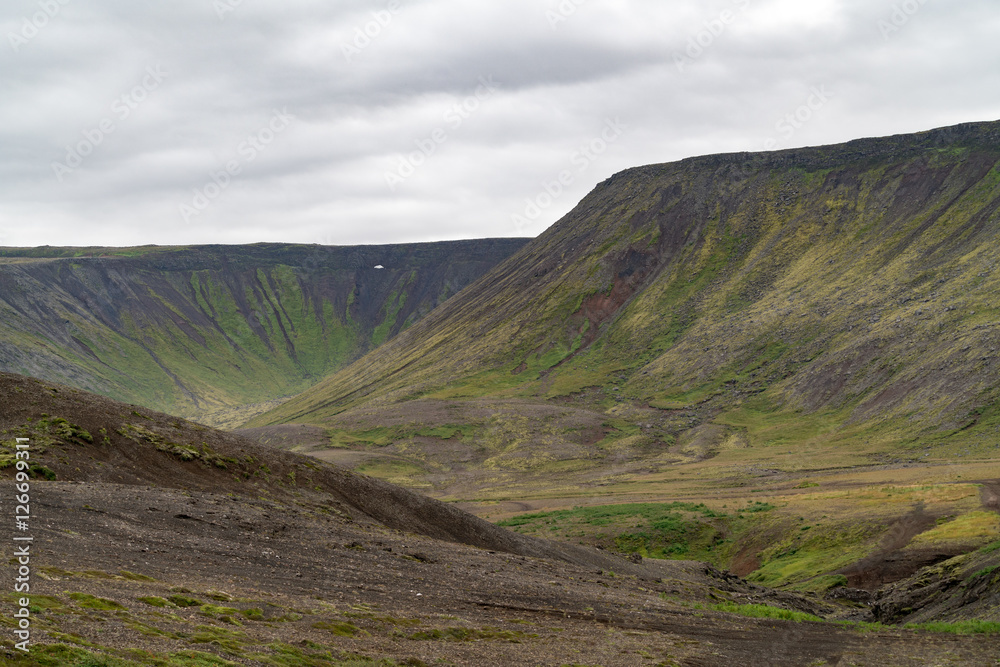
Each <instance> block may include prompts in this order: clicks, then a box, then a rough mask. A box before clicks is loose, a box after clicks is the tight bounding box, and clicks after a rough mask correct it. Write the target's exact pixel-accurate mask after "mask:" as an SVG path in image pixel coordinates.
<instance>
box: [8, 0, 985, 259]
mask: <svg viewBox="0 0 1000 667" xmlns="http://www.w3.org/2000/svg"><path fill="white" fill-rule="evenodd" d="M53 3H55V6H58V8H59V9H58V11H57V12H54V13H52V15H46V17H45V20H44V22H43V21H42V20H41V19H40V18H39V16H38V12H40V11H43V6H45V7H50V8H51V7H52V6H53ZM36 19H38V20H36ZM36 23H39V24H41V23H44V25H35V24H36ZM887 26H888V27H887ZM0 28H2V34H3V36H4V37H5V42H6V44H4V45H0V93H2V95H0V243H4V244H8V245H37V244H43V243H50V244H56V243H60V244H72V245H130V244H141V243H160V244H171V243H174V244H188V243H209V242H226V243H243V242H255V241H265V240H266V241H296V242H307V243H312V242H322V243H342V244H349V243H389V242H404V241H419V240H435V239H443V238H475V237H485V236H509V235H535V234H538V233H540V232H541V231H542V230H543V229H544V228H545V227H546V226H548V225H549V224H551V223H552V222H554V221H555V220H557V219H558V217H559V216H561V215H562V214H564V213H565V212H567V211H568V210H569V209H570V208H572V206H573V205H574V204H575V203H576V202H577V201H578V200H579V199H580V198H582V197H583V196H584V195H585V194H586V193H587V191H589V190H590V189H591V188H592V187H593V186H594V185H595V184H596V183H597V182H599V181H601V180H603V179H604V178H607V177H608V176H610V175H611V174H613V173H614V172H616V171H619V170H621V169H624V168H627V167H631V166H636V165H639V164H647V163H652V162H665V161H671V160H676V159H680V158H683V157H688V156H690V155H697V154H704V153H713V152H721V151H739V150H763V149H764V148H765V146H768V145H771V143H769V142H773V143H774V145H775V147H778V148H787V147H792V146H798V145H808V144H821V143H832V142H837V141H845V140H848V139H852V138H856V137H861V136H875V135H883V134H892V133H898V132H911V131H918V130H922V129H929V128H931V127H935V126H940V125H946V124H952V123H959V122H965V121H972V120H989V119H996V118H1000V100H998V93H997V91H1000V86H998V85H997V84H998V83H1000V82H998V77H1000V74H998V73H996V72H995V71H994V70H995V67H993V64H994V63H996V62H997V61H998V55H1000V45H998V44H997V42H996V40H995V37H994V36H995V35H996V34H997V29H998V28H1000V13H998V12H996V10H995V8H994V7H993V6H992V4H989V3H988V2H987V1H986V0H955V1H953V2H949V3H948V4H947V6H945V5H944V4H943V3H940V2H934V1H933V0H923V1H921V0H875V1H870V0H869V1H867V2H863V1H861V0H850V1H847V0H816V1H815V2H811V3H805V4H803V3H801V2H793V1H792V0H715V1H713V2H707V3H706V2H694V1H693V0H690V1H688V0H685V1H678V2H672V3H663V2H658V1H656V0H541V1H539V0H482V1H481V2H476V3H469V2H460V1H459V0H377V1H375V2H368V1H364V2H363V1H361V0H357V1H342V2H337V3H326V2H320V1H319V0H315V1H313V0H293V1H291V2H288V3H282V4H280V5H279V4H276V3H256V2H250V1H249V0H178V1H176V2H172V3H170V4H169V5H165V4H163V3H155V2H142V1H136V0H130V1H126V0H92V1H91V2H86V3H85V2H80V1H79V0H51V1H50V2H47V3H41V4H40V3H39V2H37V1H24V0H16V1H13V2H10V3H8V4H7V6H5V9H4V15H3V16H0ZM151 70H152V71H161V72H163V75H162V77H160V78H161V79H162V80H160V81H158V82H156V85H155V86H152V85H149V84H150V83H151V79H150V74H149V73H150V71H151ZM483 81H489V82H493V85H492V87H493V88H494V90H492V91H491V92H490V93H489V94H486V95H484V94H482V87H483V85H484V84H483ZM817 87H823V90H826V91H828V92H829V93H830V96H829V99H826V100H825V101H824V102H823V103H822V104H821V105H817V104H814V105H813V106H816V107H817V108H815V109H813V108H811V107H810V100H814V99H815V98H813V97H811V96H812V95H813V91H814V90H816V89H817ZM477 91H478V92H479V94H478V95H477ZM803 107H805V108H806V109H807V113H805V114H803V113H801V110H802V109H803ZM126 110H127V111H128V113H127V114H126V113H125V111H126ZM283 112H284V113H287V114H290V115H291V116H294V120H292V121H291V122H290V123H288V126H287V127H286V128H283V129H282V131H280V132H273V131H271V132H270V133H269V132H268V124H269V122H270V121H271V119H272V118H273V117H274V115H275V114H276V113H283ZM796 113H800V115H801V116H803V117H804V116H805V115H808V122H804V123H798V124H797V125H798V126H797V127H792V129H793V130H794V131H793V132H791V133H790V134H789V133H788V127H789V126H788V125H787V121H783V119H786V118H787V117H788V115H789V114H792V115H793V117H794V115H795V114H796ZM616 119H617V121H618V122H619V123H620V124H622V125H624V126H627V129H625V130H624V131H623V132H622V133H621V134H620V136H616V137H615V139H614V141H612V142H605V145H604V146H603V150H601V151H600V152H599V153H598V154H595V155H593V156H592V157H593V159H590V157H587V158H581V155H583V154H584V153H586V151H587V147H588V146H590V145H597V146H600V141H601V134H602V131H603V129H604V128H605V127H606V123H607V122H608V121H615V120H616ZM783 122H785V123H786V124H785V125H783V124H782V123H783ZM108 129H110V130H111V131H106V130H108ZM272 135H273V136H272ZM98 139H99V140H98ZM255 142H256V144H258V145H257V147H254V143H255ZM595 142H596V143H595ZM581 151H583V152H581ZM83 153H86V154H85V155H84V154H83ZM74 155H75V156H76V157H74ZM251 155H252V159H251V157H250V156H251ZM70 163H72V165H71V164H70ZM233 163H235V164H236V166H237V167H238V173H235V174H231V175H230V178H229V180H228V182H227V183H226V185H225V187H221V186H219V184H218V181H219V180H220V177H219V174H220V173H222V172H225V171H226V170H227V165H231V164H233ZM55 165H64V167H63V168H62V169H60V168H59V167H57V166H55ZM407 165H408V166H407ZM567 170H569V171H571V172H572V179H571V182H570V183H568V184H567V185H565V186H563V187H562V188H561V191H560V192H559V194H558V196H555V197H552V201H551V202H548V205H547V206H545V207H543V208H541V210H539V211H538V215H537V216H535V217H534V218H532V219H528V220H526V219H525V218H524V216H523V215H522V214H523V212H524V211H525V209H526V206H528V204H529V203H530V202H532V201H537V199H538V196H539V195H540V194H541V193H545V191H546V190H545V186H546V184H551V183H552V182H553V179H558V177H559V175H560V174H561V173H562V172H565V171H567ZM404 173H405V176H401V174H404ZM392 174H396V175H397V176H399V178H400V179H401V180H399V179H394V178H392V177H391V175H392ZM222 180H225V179H222ZM213 183H215V184H216V188H213V187H212V184H213ZM206 188H207V190H206ZM215 189H218V193H217V194H216V193H215ZM206 191H207V192H208V194H215V196H213V197H211V198H208V197H205V199H207V200H208V201H207V205H206V206H204V207H203V208H201V209H198V211H197V213H196V214H195V215H189V216H187V218H185V216H184V214H183V207H184V206H185V205H187V206H190V205H192V202H194V201H196V197H197V196H198V193H202V195H203V196H204V195H205V193H206ZM542 200H543V203H545V198H544V196H543V197H542ZM519 215H520V216H521V220H520V221H518V219H517V216H519ZM525 222H527V224H524V223H525Z"/></svg>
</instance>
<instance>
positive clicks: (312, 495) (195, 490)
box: [0, 374, 1000, 667]
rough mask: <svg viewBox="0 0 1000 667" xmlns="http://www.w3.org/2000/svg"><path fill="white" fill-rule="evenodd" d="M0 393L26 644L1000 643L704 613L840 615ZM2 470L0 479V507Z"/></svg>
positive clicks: (724, 658)
mask: <svg viewBox="0 0 1000 667" xmlns="http://www.w3.org/2000/svg"><path fill="white" fill-rule="evenodd" d="M0 396H2V397H3V401H4V402H3V403H2V408H3V409H2V410H0V444H2V447H3V450H4V456H5V457H6V456H8V455H10V454H11V453H12V451H13V450H12V446H13V439H14V438H15V437H30V438H31V439H32V440H31V441H32V447H33V449H32V452H33V454H32V462H33V463H35V464H36V465H39V466H42V467H40V468H38V469H37V471H36V475H37V476H36V478H34V479H33V480H32V482H31V521H30V526H31V535H32V536H33V537H34V542H33V543H32V552H31V568H32V575H31V576H32V578H31V586H32V587H31V591H30V595H31V598H32V623H33V625H32V629H33V635H32V641H33V642H34V643H33V650H34V651H36V652H37V654H38V655H39V656H41V655H43V654H45V652H46V651H49V650H54V649H52V648H51V647H52V646H53V645H54V644H56V643H58V644H64V645H68V646H75V647H85V648H87V649H88V650H90V651H94V652H97V653H106V654H111V655H115V656H118V657H122V658H128V659H130V660H133V661H136V662H138V663H140V664H150V665H152V664H159V665H163V664H171V665H174V664H176V665H225V664H246V665H272V666H273V665H278V666H281V667H294V666H298V665H303V666H306V665H308V666H314V665H315V666H324V665H339V664H345V661H353V662H347V663H346V664H351V665H357V664H365V663H364V661H365V660H369V661H377V660H389V661H393V662H392V663H390V662H386V663H382V664H383V665H386V666H388V665H391V664H398V665H405V664H409V665H428V664H440V665H501V664H506V665H560V666H562V665H588V666H594V665H602V666H605V667H611V666H618V665H622V666H624V665H650V666H652V665H684V666H696V665H720V666H721V665H739V666H744V665H745V666H757V665H760V666H761V667H763V666H770V665H777V666H783V665H788V666H792V665H815V666H819V665H843V666H846V665H866V666H871V667H877V666H883V665H884V666H888V665H914V666H918V665H920V666H922V665H973V666H979V665H984V666H985V665H993V666H994V667H995V666H996V664H997V663H996V659H997V656H998V655H1000V651H998V650H997V643H998V642H997V640H996V638H995V637H981V636H973V637H958V636H954V635H949V634H940V633H926V632H918V631H912V630H876V631H872V630H865V629H864V628H861V627H860V626H857V625H853V626H852V625H840V624H837V623H833V622H791V621H784V620H772V619H754V618H747V617H746V616H743V615H736V614H732V613H725V612H722V611H719V610H718V609H716V608H714V606H717V605H719V604H723V603H738V604H748V603H753V604H766V605H768V606H770V607H779V608H782V609H785V610H789V611H797V612H807V613H811V614H815V615H817V616H822V617H842V616H843V614H842V613H838V612H837V610H836V609H835V608H834V607H833V605H832V604H831V603H825V602H822V601H820V600H818V599H816V598H810V597H803V596H796V595H792V594H789V593H779V592H776V591H771V590H768V589H764V588H761V587H756V586H752V585H750V584H748V583H746V582H744V581H742V580H740V579H739V578H737V577H735V576H733V575H729V574H727V573H722V572H719V571H717V570H714V569H713V568H710V567H707V566H705V565H702V564H699V563H693V562H680V561H655V560H648V559H647V560H644V561H642V562H639V563H635V562H629V561H626V560H623V559H621V558H618V557H616V556H614V555H611V554H607V553H604V552H600V551H597V550H595V549H590V548H584V547H580V546H574V545H569V544H565V543H555V542H549V541H547V540H540V539H537V538H531V537H528V536H523V535H518V534H516V533H512V532H509V531H506V530H504V529H501V528H499V527H497V526H495V525H493V524H490V523H489V522H486V521H483V520H481V519H478V518H476V517H474V516H473V515H471V514H468V513H466V512H464V511H462V510H460V509H459V508H458V507H456V506H455V505H454V504H449V503H442V502H439V501H435V500H432V499H429V498H425V497H423V496H420V495H418V494H415V493H413V492H411V491H407V490H404V489H401V488H399V487H394V486H392V485H390V484H387V483H385V482H381V481H378V480H374V479H371V478H367V477H364V476H361V475H355V474H352V473H349V472H347V471H344V470H342V469H339V468H336V467H334V466H330V465H327V464H323V463H321V462H318V461H316V460H315V459H312V458H309V457H305V456H300V455H297V454H294V453H290V452H285V451H279V450H275V449H272V448H268V447H266V446H264V445H261V444H259V443H254V442H251V441H248V440H245V439H243V438H240V437H238V436H235V435H233V434H228V433H222V432H219V431H213V430H211V429H207V428H206V427H203V426H199V425H196V424H192V423H190V422H185V421H183V420H179V419H177V418H175V417H171V416H169V415H163V414H159V413H154V412H151V411H148V410H141V409H138V408H135V406H128V405H124V404H121V403H116V402H114V401H111V400H109V399H106V398H101V397H96V396H93V395H90V394H86V393H85V392H80V391H77V390H71V389H68V388H66V387H60V386H56V385H51V384H47V383H42V382H38V381H35V380H30V379H27V378H19V377H16V376H10V375H5V374H0ZM13 472H14V468H13V467H12V466H10V465H8V466H7V467H6V468H2V473H0V474H2V475H3V476H4V478H5V481H2V482H0V498H3V499H10V500H3V501H0V502H3V503H5V505H4V506H6V507H11V504H7V503H10V502H11V500H13V498H14V496H15V493H14V491H15V489H14V482H13V481H12V480H11V477H12V476H13ZM43 473H44V474H43ZM45 477H55V479H54V480H50V479H45ZM8 526H9V527H8V528H7V529H6V530H5V531H4V532H3V534H4V535H6V537H5V539H4V541H5V542H6V543H7V544H8V547H6V549H7V553H8V556H7V557H6V558H3V559H2V562H3V563H4V564H5V565H4V568H5V569H4V572H3V575H2V576H3V577H4V580H5V581H8V582H10V588H9V589H8V591H7V592H6V594H5V595H0V625H2V626H3V628H0V647H3V650H6V651H7V655H8V656H10V655H11V654H12V652H11V649H12V647H13V643H14V634H13V623H14V619H13V617H12V614H13V613H14V610H15V604H14V603H15V600H17V598H18V597H19V596H18V595H17V594H15V593H14V591H13V587H14V583H13V582H14V578H15V576H16V575H15V568H16V567H18V563H17V560H16V558H14V548H15V547H14V546H13V545H14V543H13V541H12V540H11V537H12V536H11V533H13V532H14V531H13V526H12V524H8ZM21 534H22V535H23V533H21ZM88 596H90V597H88ZM46 647H48V648H46ZM191 651H197V652H200V653H199V654H192V653H190V652H191ZM192 655H195V656H196V657H195V658H192V657H191V656H192ZM199 656H200V657H199ZM212 656H215V657H214V658H213V657H212ZM0 657H2V656H0ZM167 659H169V660H170V662H169V663H165V662H163V661H164V660H167ZM32 660H33V658H21V659H20V660H13V659H12V660H11V662H10V664H24V665H33V664H38V663H37V662H32ZM196 660H198V661H200V662H198V661H196ZM212 660H214V662H213V661H212ZM222 660H224V661H227V662H221V661H222ZM158 661H159V662H158ZM359 661H361V662H359ZM48 664H105V663H93V662H90V663H73V662H65V661H64V662H62V663H60V662H49V663H48Z"/></svg>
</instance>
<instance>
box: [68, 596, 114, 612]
mask: <svg viewBox="0 0 1000 667" xmlns="http://www.w3.org/2000/svg"><path fill="white" fill-rule="evenodd" d="M69 598H70V599H71V600H74V601H76V603H77V604H78V605H79V606H81V607H84V608H85V609H97V610H99V611H119V610H122V609H125V608H126V607H125V606H124V605H120V604H118V603H117V602H115V601H114V600H108V599H105V598H99V597H95V596H93V595H89V594H87V593H70V594H69Z"/></svg>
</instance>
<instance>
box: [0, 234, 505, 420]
mask: <svg viewBox="0 0 1000 667" xmlns="http://www.w3.org/2000/svg"><path fill="white" fill-rule="evenodd" d="M523 243H524V240H516V239H514V240H510V239H483V240H480V241H456V242H443V243H439V244H433V243H431V244H410V245H405V244H404V245H388V246H345V247H331V246H316V245H313V246H305V245H295V244H255V245H250V246H223V245H208V246H188V247H184V246H181V247H160V246H144V247H138V248H125V249H108V248H49V247H43V248H34V249H16V248H4V249H0V287H2V290H0V315H2V320H0V322H2V323H0V330H2V333H3V336H2V337H0V367H2V368H4V369H7V370H13V371H20V372H23V373H27V374H30V375H36V376H39V377H45V378H48V379H53V380H61V381H64V382H69V383H70V384H74V385H76V386H79V387H81V388H85V389H90V390H95V391H98V392H100V393H104V394H107V395H110V396H113V397H116V398H121V399H128V400H132V401H134V402H139V403H143V404H145V405H147V406H151V407H156V408H159V409H162V410H165V411H174V412H179V413H183V414H185V415H187V416H198V417H199V418H201V419H210V416H211V414H212V413H213V411H215V410H220V409H221V410H225V409H227V408H229V409H231V408H236V407H238V406H240V405H242V404H246V403H256V402H260V401H269V400H274V399H278V398H280V397H282V396H286V395H291V394H294V393H296V392H297V391H300V390H301V389H304V388H305V387H307V386H308V385H309V383H311V382H313V381H315V379H318V378H320V377H322V376H323V375H325V374H326V373H327V372H329V371H331V370H333V369H335V368H338V367H339V366H341V365H343V364H345V363H347V362H349V361H351V360H353V359H354V358H356V357H357V356H360V355H361V354H363V353H364V352H365V351H367V350H369V349H371V348H372V347H374V346H377V345H379V344H381V343H382V342H384V340H386V339H388V338H390V337H391V336H393V335H395V334H396V333H398V332H399V331H401V330H402V329H404V328H406V327H407V326H409V325H411V324H412V323H413V322H415V321H416V320H418V319H420V317H422V316H424V315H425V314H426V313H427V312H430V310H432V309H433V308H434V307H436V306H437V305H439V304H440V303H441V302H443V301H444V300H446V299H447V298H448V297H449V296H451V295H453V294H454V293H456V292H458V291H460V290H461V289H462V288H463V287H464V286H465V285H466V284H467V283H468V282H470V281H471V280H472V279H474V278H475V277H477V276H478V275H480V274H481V273H482V272H483V271H484V270H485V269H486V268H488V267H489V266H492V265H493V264H494V263H496V262H497V261H499V259H502V258H503V257H505V256H506V255H508V254H509V253H510V252H513V251H514V250H516V249H517V248H519V247H520V246H521V245H523ZM383 264H384V265H385V267H386V268H383V269H376V268H375V267H376V266H381V265H383ZM236 423H238V422H236Z"/></svg>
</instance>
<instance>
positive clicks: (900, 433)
mask: <svg viewBox="0 0 1000 667" xmlns="http://www.w3.org/2000/svg"><path fill="white" fill-rule="evenodd" d="M998 260H1000V123H981V124H971V125H963V126H958V127H954V128H946V129H942V130H934V131H931V132H925V133H920V134H916V135H907V136H898V137H889V138H883V139H866V140H860V141H854V142H850V143H848V144H844V145H840V146H827V147H820V148H810V149H801V150H792V151H783V152H778V153H768V154H752V155H751V154H738V155H718V156H709V157H702V158H694V159H690V160H684V161H682V162H678V163H674V164H666V165H655V166H649V167H642V168H638V169H632V170H629V171H626V172H623V173H621V174H618V175H616V176H615V177H613V178H611V179H609V180H608V181H606V182H604V183H602V184H601V185H600V186H598V187H597V189H596V190H595V191H594V192H592V193H591V194H590V195H589V196H588V197H586V198H585V199H584V200H583V201H582V202H581V203H580V205H579V206H578V207H577V208H576V209H575V210H574V211H572V212H571V213H570V214H569V215H568V216H567V217H566V218H564V219H563V220H562V221H560V222H559V223H557V224H556V225H555V226H554V227H552V228H551V229H550V230H548V231H547V232H545V233H544V234H543V235H541V236H540V237H539V238H538V239H536V240H535V241H533V242H531V243H530V244H528V245H527V246H526V247H525V248H524V249H523V250H521V251H520V252H519V253H517V254H516V255H514V256H512V257H511V258H510V259H508V260H507V261H505V262H504V263H503V264H501V265H499V266H498V267H496V268H495V269H494V270H493V271H491V272H490V273H488V274H487V275H485V276H484V277H483V278H482V279H481V280H479V281H477V282H476V283H475V284H474V285H472V286H470V287H469V288H468V289H467V290H466V291H465V292H463V293H462V294H461V295H459V296H458V297H457V298H456V299H453V300H452V301H450V302H448V303H447V304H445V305H444V306H442V308H440V309H438V310H436V311H434V312H433V313H432V314H431V315H430V316H428V317H427V318H425V319H424V320H423V321H421V322H420V323H418V324H417V325H416V326H414V327H412V328H411V329H409V330H407V331H405V332H403V333H402V334H401V335H400V336H398V337H397V338H396V339H394V340H392V341H390V342H389V343H388V344H387V345H385V346H384V347H382V348H380V349H378V350H376V351H375V352H374V353H372V354H369V355H367V356H366V357H365V358H363V359H362V360H360V361H359V362H357V363H355V364H353V365H352V366H350V367H348V368H346V369H344V370H342V371H340V372H338V373H336V374H334V375H332V376H331V377H330V378H328V379H327V380H324V381H323V382H322V383H320V384H318V385H317V386H316V387H314V388H313V389H311V390H309V391H307V392H305V393H304V394H302V395H301V396H299V397H296V398H295V399H293V400H291V401H289V402H287V403H285V404H284V405H282V406H280V407H279V408H277V409H275V410H274V411H272V412H270V413H268V414H266V415H263V416H261V417H260V418H258V419H256V420H254V421H252V422H251V425H252V426H254V427H257V430H254V431H248V433H249V434H256V435H258V436H259V437H260V439H261V440H262V441H267V442H271V443H272V444H274V445H276V446H282V447H290V448H293V449H296V450H297V451H308V452H310V453H312V454H314V455H315V456H317V457H319V458H323V459H325V460H328V461H334V462H339V463H341V464H343V465H347V466H349V467H352V468H354V469H356V470H360V471H364V472H366V473H368V474H372V475H378V476H380V477H382V478H385V479H390V480H392V481H394V482H396V483H399V484H405V485H408V486H414V487H420V488H422V489H424V490H425V492H427V493H432V494H434V495H436V496H438V497H442V498H448V499H452V500H459V501H465V502H466V503H467V504H466V507H468V508H469V509H472V510H473V511H475V512H477V513H479V514H481V515H483V516H488V517H489V518H491V519H494V520H496V519H500V520H509V521H510V522H511V523H509V524H508V525H511V526H512V527H516V528H517V529H518V530H523V531H525V532H526V533H528V534H534V535H539V536H541V535H544V536H546V537H559V538H561V539H565V540H567V541H572V542H574V543H576V542H579V541H584V542H586V543H589V544H595V545H599V546H603V547H605V548H608V549H614V550H618V551H622V552H632V553H638V554H640V555H642V556H644V557H645V556H658V557H666V558H696V559H698V560H705V561H708V562H711V563H713V564H715V565H718V566H720V567H726V568H731V569H733V571H735V572H737V573H739V574H740V575H742V576H747V577H748V578H749V579H750V580H751V581H755V582H759V583H764V584H768V585H772V586H794V587H798V588H800V589H802V590H814V591H816V592H821V593H825V592H827V591H828V590H831V589H833V588H836V587H838V586H844V585H847V586H849V587H851V588H865V589H874V588H877V587H879V586H881V585H884V584H887V583H891V582H893V581H898V580H901V579H904V578H906V577H908V576H910V575H912V574H913V573H914V572H916V571H917V570H919V569H920V568H922V567H924V566H928V565H935V564H937V563H940V562H942V561H944V560H946V559H948V558H951V557H954V556H957V555H960V554H966V553H970V552H971V551H974V550H976V549H978V548H981V547H983V546H984V545H986V544H989V543H991V542H994V541H996V540H997V539H1000V516H998V515H997V511H996V508H995V507H993V506H991V505H989V503H988V501H987V500H986V499H985V496H983V495H982V494H983V489H985V488H992V487H993V485H995V484H996V480H997V479H998V478H1000V447H998V443H1000V406H998V404H997V397H998V394H1000V373H998V370H1000V360H998V357H997V354H996V352H997V349H998V347H1000V309H998V307H997V304H998V294H1000V274H998V272H997V262H998ZM307 425H310V426H307ZM307 433H308V434H309V438H303V437H302V436H303V435H305V434H307ZM613 503H614V504H615V505H614V506H613V507H611V506H610V505H611V504H613ZM621 503H624V504H625V506H619V505H618V504H621ZM647 503H651V504H649V505H647ZM525 512H529V514H525ZM831 594H832V593H831Z"/></svg>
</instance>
